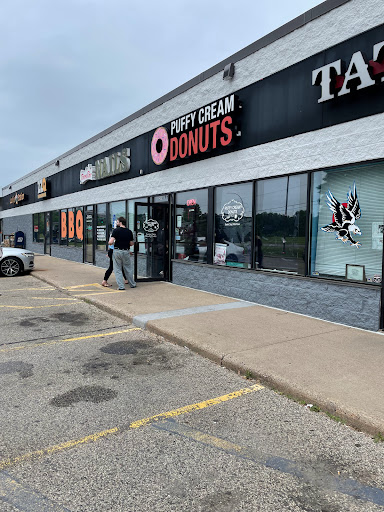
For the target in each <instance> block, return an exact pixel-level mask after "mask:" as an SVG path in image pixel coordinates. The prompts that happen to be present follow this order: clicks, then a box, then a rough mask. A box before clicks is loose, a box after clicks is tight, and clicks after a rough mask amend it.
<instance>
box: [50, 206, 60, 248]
mask: <svg viewBox="0 0 384 512" xmlns="http://www.w3.org/2000/svg"><path fill="white" fill-rule="evenodd" d="M51 223H52V243H53V244H58V243H59V236H60V233H59V231H60V212H59V210H55V211H54V212H52V213H51Z"/></svg>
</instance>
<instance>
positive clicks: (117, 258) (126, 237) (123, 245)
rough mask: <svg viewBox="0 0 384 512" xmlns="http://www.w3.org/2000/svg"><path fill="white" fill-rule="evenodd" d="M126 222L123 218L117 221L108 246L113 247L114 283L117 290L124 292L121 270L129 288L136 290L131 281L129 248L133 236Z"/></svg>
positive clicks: (134, 284)
mask: <svg viewBox="0 0 384 512" xmlns="http://www.w3.org/2000/svg"><path fill="white" fill-rule="evenodd" d="M126 226H127V221H126V219H125V218H124V217H119V218H118V219H117V223H116V228H115V229H114V230H113V231H112V234H111V238H110V239H109V242H108V244H109V245H114V246H115V247H114V249H113V256H112V257H113V270H114V272H115V276H116V282H117V286H118V288H119V290H125V287H124V277H123V269H124V273H125V276H126V278H127V279H128V282H129V285H130V287H131V288H136V283H135V281H134V280H133V270H132V262H131V258H132V256H131V252H130V248H131V246H132V245H133V243H134V242H133V234H132V231H131V230H130V229H128V228H127V227H126Z"/></svg>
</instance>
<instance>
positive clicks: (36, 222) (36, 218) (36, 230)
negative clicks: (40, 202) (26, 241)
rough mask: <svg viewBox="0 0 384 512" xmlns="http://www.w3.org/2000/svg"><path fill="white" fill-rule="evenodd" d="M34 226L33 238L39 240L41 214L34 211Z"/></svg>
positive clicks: (35, 240)
mask: <svg viewBox="0 0 384 512" xmlns="http://www.w3.org/2000/svg"><path fill="white" fill-rule="evenodd" d="M32 228H33V236H32V240H33V241H34V242H37V241H38V240H39V214H38V213H34V214H33V215H32Z"/></svg>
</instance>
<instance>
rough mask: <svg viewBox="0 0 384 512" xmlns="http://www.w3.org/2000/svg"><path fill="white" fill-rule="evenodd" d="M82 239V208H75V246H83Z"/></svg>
mask: <svg viewBox="0 0 384 512" xmlns="http://www.w3.org/2000/svg"><path fill="white" fill-rule="evenodd" d="M83 239H84V216H83V208H82V207H79V208H76V211H75V244H76V247H83Z"/></svg>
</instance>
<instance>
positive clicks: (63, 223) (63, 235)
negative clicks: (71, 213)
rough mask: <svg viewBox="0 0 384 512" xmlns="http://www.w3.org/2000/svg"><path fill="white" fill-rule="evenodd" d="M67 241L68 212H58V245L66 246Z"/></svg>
mask: <svg viewBox="0 0 384 512" xmlns="http://www.w3.org/2000/svg"><path fill="white" fill-rule="evenodd" d="M67 239H68V212H67V210H60V245H67Z"/></svg>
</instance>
